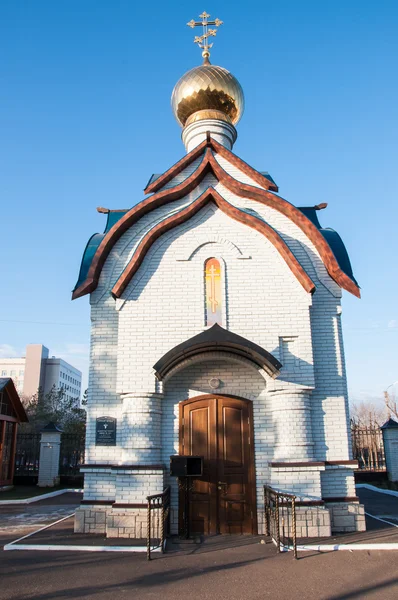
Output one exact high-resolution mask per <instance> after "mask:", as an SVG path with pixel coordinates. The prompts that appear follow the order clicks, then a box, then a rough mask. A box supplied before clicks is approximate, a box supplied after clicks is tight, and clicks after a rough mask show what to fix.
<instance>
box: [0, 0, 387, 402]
mask: <svg viewBox="0 0 398 600" xmlns="http://www.w3.org/2000/svg"><path fill="white" fill-rule="evenodd" d="M204 9H206V10H207V11H208V12H209V13H210V14H211V15H212V16H213V17H219V18H221V19H222V20H223V21H224V25H223V26H222V27H221V28H220V30H219V33H218V36H217V38H216V40H215V45H214V49H213V53H212V58H211V59H212V62H213V63H214V64H220V65H222V66H224V67H226V68H228V69H229V70H231V71H232V73H233V74H234V75H235V76H236V77H237V78H238V79H239V81H240V82H241V84H242V87H243V89H244V92H245V97H246V111H245V114H244V116H243V119H242V121H241V122H240V124H239V126H238V133H239V138H238V141H237V143H236V145H235V147H234V151H235V152H236V153H237V154H238V155H239V156H241V157H242V158H243V159H244V160H246V161H247V162H249V163H250V164H251V165H252V166H254V167H255V168H258V169H259V170H268V171H269V172H270V173H271V174H272V176H273V177H274V179H275V180H276V181H277V183H278V184H279V186H280V193H281V195H282V196H284V197H285V198H287V199H288V200H290V201H291V202H293V203H294V204H296V205H298V206H300V205H301V206H303V205H313V204H317V203H319V202H327V203H328V204H329V206H328V208H327V210H325V211H323V212H322V213H321V214H320V218H321V222H322V225H324V226H330V227H333V228H335V229H336V230H337V231H338V232H339V233H340V234H341V235H342V237H343V240H344V241H345V243H346V246H347V248H348V251H349V254H350V257H351V261H352V264H353V268H354V273H355V275H356V277H357V279H358V281H359V283H360V285H361V288H362V300H357V299H355V298H354V297H351V296H350V295H349V294H348V293H344V298H343V323H344V334H345V336H344V337H345V348H346V358H347V370H348V377H349V388H350V392H351V397H352V398H353V399H357V400H358V399H360V398H365V397H367V396H369V397H375V398H377V397H381V394H382V391H383V390H384V389H385V388H386V387H387V386H388V385H389V384H390V383H392V382H394V381H395V380H397V379H398V361H397V348H398V307H397V292H398V285H397V250H396V248H397V239H396V238H397V202H398V193H397V192H398V184H397V139H398V131H397V106H398V103H397V98H398V79H397V63H398V36H397V30H398V3H397V2H396V1H386V0H379V1H378V2H375V1H373V0H372V1H371V0H349V1H343V0H322V2H320V1H319V0H316V1H315V0H302V1H301V2H298V1H297V0H280V1H279V2H264V1H262V2H244V3H242V2H239V3H237V2H233V1H229V2H217V1H213V2H210V3H209V2H207V3H205V4H203V2H202V1H201V2H200V3H193V2H189V3H188V2H173V1H169V2H152V3H145V2H140V3H136V2H134V1H133V0H131V1H130V0H112V1H111V0H107V1H105V0H57V1H56V2H54V0H35V1H34V2H33V1H32V0H3V2H2V3H1V7H0V57H1V58H0V140H1V141H0V193H1V217H2V219H1V223H2V227H1V236H0V244H1V259H2V260H1V274H2V284H3V285H2V294H1V300H0V319H1V320H0V352H1V353H2V354H3V355H12V354H13V353H14V354H21V353H22V351H23V349H24V347H25V345H26V344H27V343H33V342H35V343H38V342H42V343H44V344H45V345H47V346H48V347H49V348H50V351H51V353H52V354H57V355H60V356H63V357H64V358H65V359H66V360H69V361H71V362H72V363H73V364H75V365H76V366H78V367H80V368H82V369H83V370H84V371H87V364H88V344H89V306H88V299H87V297H86V298H83V299H80V300H76V301H74V302H71V300H70V294H71V290H72V288H73V286H74V284H75V281H76V278H77V275H78V270H79V265H80V259H81V255H82V252H83V250H84V247H85V244H86V242H87V239H88V238H89V236H90V235H91V234H92V233H94V232H96V231H102V230H103V227H104V225H105V217H104V216H103V215H99V214H97V212H96V210H95V209H96V207H97V206H106V207H110V208H125V207H130V206H132V205H133V204H135V203H136V202H138V201H140V200H141V199H142V197H143V194H142V190H143V188H144V186H145V184H146V182H147V180H148V178H149V176H150V175H151V174H152V173H153V172H162V171H164V170H166V169H167V168H168V167H169V166H170V165H172V164H173V163H174V162H175V161H176V160H178V159H179V158H181V156H183V154H184V153H185V150H184V147H183V145H182V143H181V140H180V129H179V127H178V125H177V123H176V122H175V121H174V118H173V115H172V113H171V109H170V95H171V91H172V89H173V86H174V84H175V83H176V81H177V80H178V78H179V77H180V76H181V75H182V74H183V73H184V72H185V71H187V70H188V69H190V68H191V67H193V66H195V65H197V64H199V63H200V62H201V59H200V53H199V51H198V49H197V48H196V46H195V45H194V44H193V42H192V30H191V29H190V28H188V27H186V25H185V24H186V22H187V21H189V20H190V19H192V18H197V15H198V14H199V13H200V12H202V11H203V10H204Z"/></svg>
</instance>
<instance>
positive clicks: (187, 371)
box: [76, 155, 363, 537]
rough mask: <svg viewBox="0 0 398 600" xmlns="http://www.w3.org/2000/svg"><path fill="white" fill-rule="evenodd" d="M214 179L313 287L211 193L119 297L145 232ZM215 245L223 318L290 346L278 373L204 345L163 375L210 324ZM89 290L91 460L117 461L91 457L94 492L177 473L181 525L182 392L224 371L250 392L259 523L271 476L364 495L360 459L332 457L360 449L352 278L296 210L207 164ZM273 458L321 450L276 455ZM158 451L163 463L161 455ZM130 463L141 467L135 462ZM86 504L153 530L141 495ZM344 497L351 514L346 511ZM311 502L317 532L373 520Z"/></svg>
mask: <svg viewBox="0 0 398 600" xmlns="http://www.w3.org/2000/svg"><path fill="white" fill-rule="evenodd" d="M216 160H217V161H218V162H219V164H220V165H221V166H222V167H223V169H225V170H226V171H227V172H228V173H229V174H230V175H231V176H232V177H234V178H235V179H236V180H238V181H241V182H243V183H245V184H248V185H252V186H254V187H257V188H258V187H260V184H259V182H258V180H257V181H254V180H253V179H251V178H250V177H249V176H248V174H247V173H243V172H242V171H241V170H239V168H238V167H237V166H236V165H233V164H231V163H230V162H228V161H227V160H226V158H224V157H222V156H221V155H217V156H216ZM199 162H200V159H197V160H196V161H194V162H193V163H191V164H190V165H188V166H187V167H186V168H184V169H182V171H181V172H179V173H178V175H177V176H176V178H175V179H174V180H171V181H167V183H166V184H165V187H167V188H172V187H173V186H175V185H178V184H179V183H181V182H182V181H184V179H186V178H187V177H189V176H190V175H191V174H192V173H193V171H194V170H195V168H197V167H198V164H199ZM209 186H214V188H215V189H216V191H217V192H218V193H219V194H220V195H221V196H222V197H223V199H224V200H225V201H227V202H228V203H230V204H231V205H232V206H233V207H236V208H238V209H240V210H241V211H247V212H248V213H249V214H255V216H256V218H259V219H261V220H263V221H265V222H266V223H268V224H269V225H270V226H271V227H272V228H273V229H274V230H275V231H276V232H277V234H278V235H279V236H280V237H281V238H282V240H283V241H284V243H285V244H286V245H287V247H288V248H289V249H290V251H291V252H292V253H293V255H294V257H295V258H296V259H297V261H298V262H299V264H300V265H301V267H302V268H303V269H304V271H305V273H306V274H307V275H308V277H309V278H310V279H311V280H312V281H313V282H314V283H315V286H316V290H315V293H314V294H313V295H311V294H309V293H308V292H306V291H305V289H303V287H302V285H301V284H300V282H299V281H298V280H297V278H296V277H295V275H294V274H293V273H292V271H291V270H290V268H289V266H288V265H287V264H286V262H285V260H284V258H283V257H282V256H281V254H280V253H279V252H278V250H277V248H276V247H275V246H274V245H273V243H272V242H271V241H270V240H269V239H267V238H266V237H264V235H262V234H261V233H260V232H259V231H256V230H255V229H253V228H251V227H248V226H247V225H246V224H245V223H243V222H238V221H237V220H235V219H232V218H231V217H230V216H229V215H228V214H226V213H225V212H223V211H221V210H219V209H218V208H217V206H216V205H214V204H212V203H210V204H207V205H206V206H204V207H203V208H202V209H200V210H199V211H198V212H197V213H196V214H195V215H193V216H192V217H191V218H190V219H189V220H188V221H186V222H184V223H181V224H180V225H177V226H176V227H174V228H173V229H171V230H169V231H166V232H165V233H163V234H162V235H161V236H160V237H159V238H158V239H156V240H155V241H153V243H152V245H151V246H150V248H149V249H148V251H147V253H146V254H145V257H144V258H143V260H142V264H141V265H140V266H139V268H138V270H137V271H136V272H135V274H134V275H133V276H132V279H131V280H130V281H129V283H128V284H127V287H126V288H125V289H124V291H123V293H122V295H121V297H120V298H117V299H114V298H113V297H112V295H111V293H110V292H111V290H112V288H113V287H114V285H115V283H116V281H117V280H118V279H119V277H120V275H121V274H122V272H123V271H124V270H125V269H126V268H127V267H128V265H129V262H130V260H131V259H132V257H133V255H134V253H135V250H136V249H137V247H138V246H139V244H140V242H141V240H142V239H143V238H144V237H145V235H147V234H148V232H149V231H150V230H151V229H153V228H154V227H156V226H157V225H158V224H159V223H160V222H161V221H163V220H165V219H166V218H168V217H170V216H171V215H172V214H173V212H176V211H180V210H182V209H183V208H185V207H187V206H188V205H189V204H191V203H192V202H193V201H194V200H195V199H196V198H198V197H199V196H200V195H201V194H202V193H203V192H205V190H206V189H207V188H208V187H209ZM213 256H214V257H217V258H218V259H219V260H220V262H221V263H222V265H223V296H224V300H225V301H224V305H223V326H224V327H225V328H227V329H230V330H231V331H233V332H235V333H237V334H238V335H241V336H243V337H246V338H247V339H249V340H251V341H253V342H255V343H256V344H258V345H260V346H262V347H263V348H265V349H266V350H268V351H269V352H271V354H273V355H274V356H275V357H276V358H277V359H279V360H280V362H281V363H282V364H283V368H282V370H281V373H280V375H279V376H278V378H277V379H271V378H270V377H269V376H268V375H266V374H265V373H264V372H262V371H261V370H260V369H259V368H258V367H257V366H256V365H254V364H253V363H250V362H248V361H246V360H245V359H240V358H238V357H236V356H232V355H230V354H228V353H225V354H224V353H221V352H214V353H213V354H212V355H209V354H207V355H202V356H201V355H197V356H196V357H195V358H190V359H189V360H187V361H185V362H182V363H180V364H179V365H177V366H176V368H175V369H174V370H173V372H172V373H170V374H169V376H168V378H167V379H166V380H165V381H158V380H157V379H156V377H155V375H154V370H153V365H154V364H155V363H156V362H157V360H159V359H160V358H161V357H162V356H163V355H164V354H165V353H166V352H168V351H169V350H170V349H172V348H173V347H174V346H176V345H177V344H180V343H182V342H184V341H185V340H186V339H188V338H190V337H192V336H194V335H196V334H197V333H199V332H201V331H203V329H204V328H205V302H204V275H203V268H204V263H205V261H206V259H207V258H209V257H213ZM90 303H91V321H92V328H91V354H90V373H89V397H88V422H87V439H86V457H85V461H86V463H89V464H92V465H95V464H101V465H109V468H104V467H102V468H98V469H95V468H91V469H90V468H89V469H87V470H86V474H85V491H84V500H85V502H89V501H93V502H95V501H107V502H116V504H119V503H122V504H144V503H145V501H146V496H147V495H150V494H153V493H160V492H161V491H162V489H163V485H165V484H168V483H170V485H171V488H172V493H171V503H172V510H171V514H172V531H173V532H176V531H177V509H178V500H177V487H176V481H175V480H170V478H169V477H168V474H167V467H168V463H169V457H170V455H171V454H175V453H178V405H179V402H181V401H182V400H185V399H187V398H192V397H194V396H196V395H201V394H206V393H212V392H213V390H212V389H211V388H210V385H209V381H210V379H211V378H213V377H214V378H217V379H219V380H220V382H221V387H220V388H219V389H218V390H217V392H218V393H220V394H231V395H236V396H240V397H243V398H248V399H250V400H251V401H252V402H253V414H254V447H255V470H256V485H257V511H258V523H259V530H260V531H261V528H262V527H263V523H264V514H263V506H264V503H263V485H264V484H266V483H267V484H272V485H273V486H274V487H277V488H279V489H282V490H284V491H287V492H291V493H295V494H297V495H298V497H299V498H300V499H301V500H307V501H309V502H310V501H321V500H322V499H323V498H326V499H327V498H328V497H329V498H344V497H351V496H355V488H354V478H353V471H352V466H351V467H347V466H346V467H342V468H340V467H339V466H338V465H337V466H336V465H334V466H333V468H329V466H328V465H326V464H325V461H348V460H350V459H351V458H352V456H351V444H350V436H349V414H348V398H347V385H346V373H345V360H344V350H343V340H342V326H341V289H340V287H339V286H338V285H337V284H336V282H335V281H334V280H333V279H332V278H331V277H330V276H329V274H328V272H327V270H326V268H325V265H324V263H323V262H322V260H321V257H320V254H319V252H318V250H317V249H316V247H315V246H314V244H313V242H312V241H311V240H310V239H309V237H308V236H307V235H306V233H305V232H304V231H303V230H302V229H301V228H300V227H299V226H298V225H296V224H295V223H294V222H293V221H292V220H291V219H290V218H289V217H288V216H287V215H286V214H283V213H281V212H279V211H277V210H275V209H274V208H272V207H271V206H268V205H266V204H262V203H260V202H257V201H255V200H251V199H249V198H243V197H241V196H238V195H236V194H234V193H233V192H232V191H230V189H227V188H226V187H225V186H224V185H223V184H222V183H220V182H219V181H218V180H217V179H216V178H215V177H214V176H213V175H211V174H208V175H206V176H205V178H204V179H203V180H202V181H201V182H200V184H198V186H197V187H196V188H195V189H194V190H192V191H191V192H189V194H188V195H187V196H185V197H183V198H181V199H179V200H174V201H171V202H169V203H168V204H166V205H164V206H160V207H158V208H155V209H154V210H152V211H151V212H149V213H147V214H145V215H144V216H143V217H142V218H140V219H139V220H138V221H137V222H136V223H135V224H134V225H132V226H131V227H130V229H128V230H127V231H125V233H124V234H123V235H122V236H121V237H120V238H119V239H118V240H117V241H116V243H115V245H114V247H113V248H112V250H111V252H110V253H109V255H108V257H107V259H106V261H105V264H104V265H103V268H102V271H101V275H100V278H99V282H98V286H97V288H96V290H95V291H94V292H93V293H92V294H91V297H90ZM100 416H112V417H115V418H116V419H117V444H116V446H96V445H95V419H96V418H97V417H100ZM273 462H277V463H278V464H280V463H293V462H315V463H319V462H321V463H323V464H321V465H319V464H317V465H315V466H311V465H310V466H297V467H293V466H286V467H285V466H282V467H281V466H278V467H273V466H271V464H270V463H273ZM159 464H160V465H163V466H164V467H165V470H156V469H153V468H151V467H153V465H159ZM118 465H119V467H120V468H119V469H118ZM127 465H139V466H140V467H141V469H139V470H134V468H131V469H126V468H125V467H126V466H127ZM145 466H147V467H148V469H147V470H143V467H145ZM88 506H89V505H87V504H86V505H82V507H81V509H80V510H79V511H78V513H77V517H76V527H77V530H79V531H80V530H82V531H83V530H84V531H94V530H95V531H98V530H99V529H101V528H102V532H106V533H107V535H116V532H118V535H119V536H131V537H134V536H135V537H140V536H141V535H142V527H143V526H142V522H143V521H142V519H143V509H137V508H131V509H130V508H125V509H121V510H120V509H117V508H116V507H115V508H112V506H108V507H105V508H104V507H99V506H98V505H96V504H93V505H92V506H91V507H90V508H88ZM344 507H346V509H347V510H346V514H344V515H342V514H339V511H340V510H341V511H343V510H345V508H344ZM302 508H303V507H301V508H300V511H299V514H300V519H299V521H300V528H301V530H302V532H306V533H305V535H306V536H308V535H312V533H313V531H314V528H318V533H317V534H316V535H326V534H327V533H328V532H329V533H330V530H331V529H332V530H337V529H336V528H338V527H356V528H357V529H359V530H361V528H362V526H363V522H362V520H361V518H362V513H361V512H360V508H359V505H358V504H355V503H344V502H343V503H337V504H333V505H332V504H331V503H327V504H326V505H325V506H323V507H309V508H307V509H305V510H304V509H303V510H302ZM336 511H337V512H336ZM97 513H98V514H99V515H100V516H99V517H98V519H99V520H97V519H96V514H97ZM104 514H105V515H106V516H105V517H104V516H103V515H104ZM343 517H344V519H345V521H344V522H345V523H346V524H345V525H342V524H341V523H342V520H341V519H343ZM104 519H105V520H104ZM344 519H343V520H344ZM349 519H350V520H351V521H350V523H351V524H348V520H349ZM310 531H311V532H312V533H309V532H310ZM303 535H304V533H303ZM314 535H315V534H314Z"/></svg>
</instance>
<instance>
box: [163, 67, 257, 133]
mask: <svg viewBox="0 0 398 600" xmlns="http://www.w3.org/2000/svg"><path fill="white" fill-rule="evenodd" d="M244 102H245V101H244V96H243V90H242V88H241V86H240V83H239V81H238V80H237V79H236V78H235V77H234V76H233V75H232V74H231V73H230V72H229V71H227V69H224V68H223V67H217V66H216V65H211V64H210V63H209V62H205V64H203V65H201V66H200V67H194V68H193V69H191V70H190V71H188V72H187V73H185V75H183V76H182V77H181V79H180V80H179V81H178V82H177V84H176V85H175V87H174V90H173V94H172V97H171V105H172V108H173V112H174V115H175V117H176V119H177V121H178V122H179V123H180V125H181V126H182V127H185V125H189V124H190V123H192V122H194V121H200V120H202V119H220V120H223V121H227V122H228V123H232V124H233V125H236V123H237V122H238V121H239V120H240V118H241V116H242V114H243V110H244Z"/></svg>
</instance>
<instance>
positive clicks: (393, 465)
mask: <svg viewBox="0 0 398 600" xmlns="http://www.w3.org/2000/svg"><path fill="white" fill-rule="evenodd" d="M381 430H382V432H383V443H384V454H385V457H386V467H387V474H388V479H389V480H390V481H398V423H397V422H396V421H394V420H393V419H389V420H388V421H387V422H386V423H384V425H382V427H381Z"/></svg>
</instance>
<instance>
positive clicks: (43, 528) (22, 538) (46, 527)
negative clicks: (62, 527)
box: [3, 512, 75, 550]
mask: <svg viewBox="0 0 398 600" xmlns="http://www.w3.org/2000/svg"><path fill="white" fill-rule="evenodd" d="M74 516H75V513H74V512H73V513H72V514H71V515H66V517H62V519H58V521H54V523H50V524H49V525H44V527H40V529H35V531H32V532H31V533H27V534H26V535H23V536H22V537H20V538H18V539H17V540H14V541H12V542H10V543H9V544H6V545H5V546H4V548H3V549H4V550H14V548H9V547H8V546H13V545H14V544H17V543H18V542H21V541H22V540H26V538H28V537H30V536H31V535H33V534H35V533H39V532H40V531H44V530H45V529H48V528H49V527H52V526H53V525H56V524H57V523H61V522H62V521H65V520H66V519H70V518H71V517H74Z"/></svg>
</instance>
